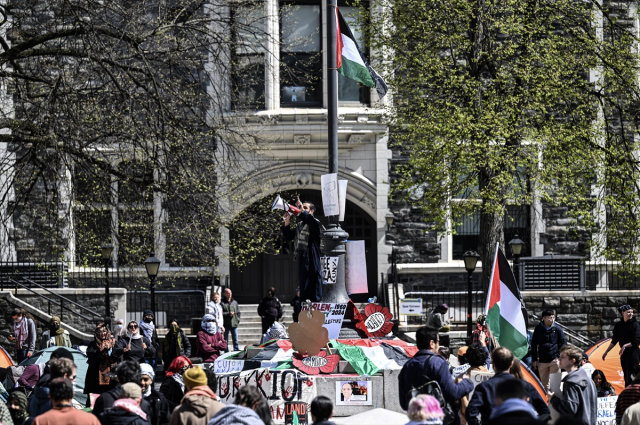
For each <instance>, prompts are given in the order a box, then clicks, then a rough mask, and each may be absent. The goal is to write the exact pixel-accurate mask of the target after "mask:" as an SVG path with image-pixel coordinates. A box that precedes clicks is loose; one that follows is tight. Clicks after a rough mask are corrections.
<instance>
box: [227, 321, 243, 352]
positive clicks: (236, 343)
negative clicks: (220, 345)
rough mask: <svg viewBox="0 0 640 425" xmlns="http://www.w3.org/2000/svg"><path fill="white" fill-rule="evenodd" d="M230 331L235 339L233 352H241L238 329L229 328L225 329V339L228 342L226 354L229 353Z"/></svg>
mask: <svg viewBox="0 0 640 425" xmlns="http://www.w3.org/2000/svg"><path fill="white" fill-rule="evenodd" d="M229 331H231V337H232V338H233V351H238V350H240V347H238V328H232V327H231V326H229V327H228V328H224V339H225V341H227V349H226V350H225V353H228V352H229Z"/></svg>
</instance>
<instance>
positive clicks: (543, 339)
mask: <svg viewBox="0 0 640 425" xmlns="http://www.w3.org/2000/svg"><path fill="white" fill-rule="evenodd" d="M564 345H567V339H566V338H565V336H564V332H563V331H562V329H561V328H560V326H558V325H557V324H556V323H554V324H553V325H551V327H550V328H549V329H547V328H546V327H545V326H544V323H543V322H540V323H538V326H536V328H535V329H534V330H533V337H532V338H531V359H532V360H533V361H534V362H537V361H539V362H540V363H549V362H552V361H554V360H555V359H557V358H558V357H559V356H560V348H562V346H564Z"/></svg>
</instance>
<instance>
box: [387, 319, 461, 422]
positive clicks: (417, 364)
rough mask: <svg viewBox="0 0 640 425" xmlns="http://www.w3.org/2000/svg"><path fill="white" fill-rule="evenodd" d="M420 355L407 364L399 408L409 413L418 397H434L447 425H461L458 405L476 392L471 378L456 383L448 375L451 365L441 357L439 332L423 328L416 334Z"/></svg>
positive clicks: (401, 386) (400, 391)
mask: <svg viewBox="0 0 640 425" xmlns="http://www.w3.org/2000/svg"><path fill="white" fill-rule="evenodd" d="M416 345H417V346H418V352H417V353H416V354H415V356H413V358H412V359H411V360H409V361H408V362H406V363H405V364H404V366H403V367H402V370H401V371H400V375H399V376H398V381H399V382H398V397H399V399H400V400H399V401H400V407H402V408H403V409H404V410H407V409H408V407H409V401H410V400H411V399H412V398H413V397H415V396H417V395H419V394H428V395H431V396H434V397H435V398H436V399H437V400H438V402H439V403H440V407H441V408H442V410H443V412H444V413H445V416H444V419H443V424H444V425H458V424H460V418H459V416H458V412H457V408H456V401H457V400H459V399H461V398H462V397H464V396H465V395H467V394H469V393H470V392H471V391H473V383H472V382H471V379H469V375H467V374H465V375H463V376H462V379H461V380H460V382H458V383H455V382H454V381H453V378H452V376H451V373H450V372H449V365H448V364H447V362H446V361H445V360H444V359H443V358H442V357H440V356H439V355H438V354H437V353H438V348H439V345H440V338H439V336H438V331H437V330H436V329H432V328H429V327H427V326H423V327H421V328H420V329H418V331H417V332H416Z"/></svg>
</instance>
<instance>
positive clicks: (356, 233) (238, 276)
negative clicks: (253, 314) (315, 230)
mask: <svg viewBox="0 0 640 425" xmlns="http://www.w3.org/2000/svg"><path fill="white" fill-rule="evenodd" d="M281 195H282V197H283V198H284V199H286V200H287V201H289V202H291V203H293V201H294V200H295V199H296V195H299V196H300V199H301V200H302V201H303V202H311V203H313V204H314V205H315V206H316V217H317V218H318V220H320V222H322V224H324V225H325V226H326V225H327V224H328V220H327V218H326V217H325V216H324V212H323V209H322V194H321V192H320V191H318V190H301V191H296V192H294V191H289V192H283V193H281ZM267 213H268V214H275V213H273V212H271V211H269V212H267ZM341 226H342V228H343V229H344V230H345V231H346V232H347V233H349V240H364V242H365V250H366V260H367V281H368V287H369V294H376V293H377V276H376V274H377V271H376V269H377V267H376V265H377V264H376V259H377V251H376V249H377V243H376V223H375V221H374V220H373V219H372V218H371V217H369V215H368V214H367V213H365V212H364V211H363V210H362V209H361V208H359V207H358V206H356V205H355V204H354V203H352V202H350V201H348V200H347V210H346V212H345V217H344V222H342V223H341ZM230 230H231V232H230V234H231V235H233V229H230ZM230 274H231V276H230V285H231V288H232V289H233V297H234V298H236V299H237V300H238V302H240V303H246V304H250V303H258V302H260V300H261V299H262V298H263V297H264V296H265V295H266V293H267V289H268V288H270V287H271V286H273V287H275V288H276V291H277V296H278V298H279V299H280V301H282V302H283V303H288V302H290V301H291V300H292V299H293V297H294V296H295V289H296V288H297V287H298V284H299V282H298V262H297V261H294V259H293V243H289V244H287V245H286V246H283V247H282V249H280V252H279V253H278V254H275V253H267V252H262V253H260V254H258V255H257V256H256V258H255V259H254V260H253V261H252V262H251V263H249V264H248V265H246V266H244V267H241V268H240V267H236V266H234V265H232V266H231V273H230ZM369 294H353V295H352V296H351V299H352V300H353V301H354V302H362V301H366V299H367V298H368V297H369V296H370V295H369Z"/></svg>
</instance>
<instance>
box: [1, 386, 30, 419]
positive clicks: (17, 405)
mask: <svg viewBox="0 0 640 425" xmlns="http://www.w3.org/2000/svg"><path fill="white" fill-rule="evenodd" d="M0 404H2V403H0ZM28 404H29V400H27V396H26V394H25V393H23V392H22V391H14V392H12V393H11V394H10V395H9V399H8V400H7V407H8V408H9V413H10V414H11V420H12V421H13V425H25V423H26V422H27V420H28V419H29V411H28V410H27V405H28ZM0 422H2V424H3V425H4V424H5V420H4V419H3V418H0Z"/></svg>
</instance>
